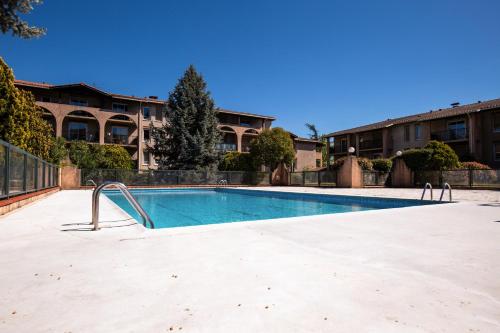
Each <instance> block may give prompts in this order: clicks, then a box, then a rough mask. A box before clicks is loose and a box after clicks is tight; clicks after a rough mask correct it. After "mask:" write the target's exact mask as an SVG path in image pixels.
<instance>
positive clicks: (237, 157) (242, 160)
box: [219, 151, 256, 171]
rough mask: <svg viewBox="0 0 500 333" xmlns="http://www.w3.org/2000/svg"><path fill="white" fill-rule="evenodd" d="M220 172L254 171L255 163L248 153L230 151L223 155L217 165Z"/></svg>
mask: <svg viewBox="0 0 500 333" xmlns="http://www.w3.org/2000/svg"><path fill="white" fill-rule="evenodd" d="M219 170H221V171H255V170H256V167H255V163H254V161H253V159H252V156H251V155H250V154H248V153H239V152H237V151H231V152H227V153H226V154H224V156H223V158H222V160H221V161H220V163H219Z"/></svg>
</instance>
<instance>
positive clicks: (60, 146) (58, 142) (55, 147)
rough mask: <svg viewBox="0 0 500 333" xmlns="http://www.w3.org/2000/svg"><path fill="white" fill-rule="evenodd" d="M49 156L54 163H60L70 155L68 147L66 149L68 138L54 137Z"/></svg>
mask: <svg viewBox="0 0 500 333" xmlns="http://www.w3.org/2000/svg"><path fill="white" fill-rule="evenodd" d="M49 156H50V158H49V160H50V161H51V162H52V163H54V164H60V163H61V162H62V161H63V160H64V159H65V158H66V157H67V156H68V149H66V140H64V138H62V137H59V138H56V139H54V142H53V144H52V147H51V148H50V152H49Z"/></svg>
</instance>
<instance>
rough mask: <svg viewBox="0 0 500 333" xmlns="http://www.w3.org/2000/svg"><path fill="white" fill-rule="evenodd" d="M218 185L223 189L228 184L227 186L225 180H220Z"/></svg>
mask: <svg viewBox="0 0 500 333" xmlns="http://www.w3.org/2000/svg"><path fill="white" fill-rule="evenodd" d="M219 185H220V186H223V187H224V186H227V185H228V184H227V180H226V179H221V180H219Z"/></svg>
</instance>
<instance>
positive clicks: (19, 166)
mask: <svg viewBox="0 0 500 333" xmlns="http://www.w3.org/2000/svg"><path fill="white" fill-rule="evenodd" d="M23 192H24V154H23V153H21V152H19V151H17V150H10V154H9V195H13V194H19V193H23Z"/></svg>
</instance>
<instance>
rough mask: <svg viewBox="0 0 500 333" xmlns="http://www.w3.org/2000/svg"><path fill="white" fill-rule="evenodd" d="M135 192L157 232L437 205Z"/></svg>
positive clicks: (243, 193)
mask: <svg viewBox="0 0 500 333" xmlns="http://www.w3.org/2000/svg"><path fill="white" fill-rule="evenodd" d="M103 193H104V194H105V195H106V196H107V197H108V198H110V199H111V200H112V201H113V202H114V203H116V204H117V205H118V206H119V207H120V208H122V209H123V210H125V211H126V212H127V213H128V214H130V215H131V216H132V217H134V218H135V219H136V220H137V221H142V220H141V218H140V216H139V214H137V213H136V212H135V211H134V209H133V208H132V206H130V204H129V203H128V202H127V200H126V199H125V198H124V196H123V195H122V194H121V193H120V192H118V191H117V190H105V191H104V192H103ZM131 193H132V195H133V196H134V197H135V198H136V199H137V201H138V202H139V203H140V204H141V206H142V207H143V208H144V210H145V211H146V212H147V213H148V214H149V216H150V217H151V219H152V220H153V222H154V224H155V228H172V227H184V226H195V225H203V224H218V223H228V222H241V221H255V220H267V219H276V218H283V217H296V216H310V215H321V214H333V213H344V212H354V211H364V210H373V209H386V208H397V207H409V206H419V205H428V204H432V203H435V202H429V201H420V200H408V199H387V198H374V197H358V196H344V195H326V194H309V193H307V194H306V193H290V192H276V191H262V190H242V189H231V188H208V189H133V190H131Z"/></svg>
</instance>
